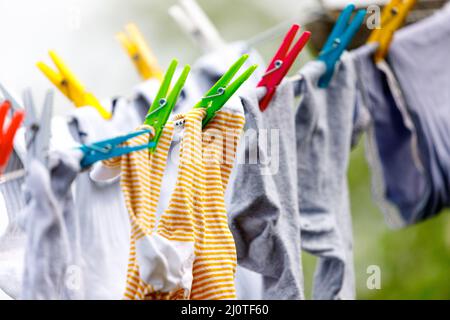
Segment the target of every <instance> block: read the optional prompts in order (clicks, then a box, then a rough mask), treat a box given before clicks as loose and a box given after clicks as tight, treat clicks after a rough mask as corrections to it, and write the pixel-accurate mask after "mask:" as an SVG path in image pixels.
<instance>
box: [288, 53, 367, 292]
mask: <svg viewBox="0 0 450 320" xmlns="http://www.w3.org/2000/svg"><path fill="white" fill-rule="evenodd" d="M323 71H324V65H323V63H322V62H319V61H311V62H309V63H308V64H306V66H305V67H304V68H303V69H302V70H301V71H300V73H301V75H302V76H303V78H302V80H301V81H299V82H298V85H299V86H301V87H302V88H301V90H296V91H301V92H303V95H302V100H301V103H300V106H299V108H298V110H297V115H296V129H297V159H298V165H297V169H298V170H297V172H298V197H299V199H300V211H299V212H300V222H301V233H302V238H301V244H302V248H303V250H305V251H307V252H309V253H311V254H313V255H315V256H317V257H318V264H317V268H316V272H315V276H314V285H313V298H314V299H354V298H355V288H354V267H353V252H352V242H353V239H352V238H353V237H352V224H351V214H350V205H349V195H348V186H347V167H348V162H349V154H350V149H351V140H352V131H353V129H352V125H353V116H354V109H355V106H356V104H357V103H358V94H357V92H356V72H355V68H354V64H353V62H352V61H351V60H350V59H349V58H348V56H347V55H345V54H344V55H343V57H342V62H341V63H340V64H339V66H338V67H337V69H336V71H335V75H334V79H333V80H332V82H331V83H330V85H329V87H328V88H327V89H320V88H318V86H317V83H318V78H319V77H320V75H321V74H322V73H323Z"/></svg>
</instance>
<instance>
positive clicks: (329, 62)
mask: <svg viewBox="0 0 450 320" xmlns="http://www.w3.org/2000/svg"><path fill="white" fill-rule="evenodd" d="M354 10H355V5H353V4H349V5H348V6H346V7H345V9H344V10H343V11H342V12H341V14H340V15H339V18H338V20H337V21H336V24H335V26H334V28H333V31H331V34H330V36H329V37H328V39H327V41H326V42H325V45H324V47H323V49H322V51H321V52H320V53H319V57H318V60H321V61H323V62H324V63H325V65H326V71H325V73H324V74H323V75H322V77H320V79H319V87H320V88H326V87H328V84H329V83H330V81H331V78H332V77H333V73H334V67H335V65H336V62H338V61H339V59H340V57H341V55H342V53H343V52H344V50H345V49H346V48H347V47H348V45H349V44H350V42H351V41H352V39H353V37H354V36H355V34H356V32H358V30H359V28H360V27H361V25H362V23H363V22H364V17H365V15H366V10H364V9H361V10H358V12H357V13H356V15H355V17H354V18H353V19H352V21H351V22H350V19H351V17H352V14H353V11H354Z"/></svg>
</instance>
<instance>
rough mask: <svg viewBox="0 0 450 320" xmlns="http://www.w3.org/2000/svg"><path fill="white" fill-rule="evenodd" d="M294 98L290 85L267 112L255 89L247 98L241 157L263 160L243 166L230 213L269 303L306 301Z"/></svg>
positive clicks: (246, 261) (240, 250)
mask: <svg viewBox="0 0 450 320" xmlns="http://www.w3.org/2000/svg"><path fill="white" fill-rule="evenodd" d="M293 99H294V91H293V86H292V84H291V83H289V82H285V83H283V84H281V85H280V86H279V87H278V89H277V92H276V95H275V96H274V98H273V100H272V102H271V104H270V105H269V107H268V108H267V110H266V111H265V112H263V113H262V112H261V111H260V110H259V106H258V105H259V104H258V97H257V96H256V91H255V90H253V91H250V93H249V94H248V95H247V96H245V97H244V98H242V100H243V104H244V109H245V111H246V127H245V130H246V135H245V138H244V139H243V141H241V145H242V144H243V145H244V147H245V150H244V152H243V153H241V156H243V157H246V155H247V156H248V154H249V153H250V154H253V156H256V153H258V159H256V158H253V159H245V161H244V159H241V161H240V162H239V163H238V164H237V167H236V174H235V181H234V185H233V194H232V200H231V205H230V210H229V212H230V217H231V230H232V232H233V236H234V238H235V242H236V249H237V256H238V262H239V264H241V265H242V266H244V267H246V268H248V269H250V270H253V271H255V272H258V273H260V274H262V275H263V284H264V292H263V298H264V299H303V298H304V294H303V274H302V267H301V248H300V221H299V215H298V211H299V207H298V199H297V171H296V170H297V169H296V167H297V157H296V154H295V152H294V150H295V148H296V146H295V122H294V120H295V110H294V105H295V104H294V101H293ZM265 142H267V144H266V143H265ZM252 160H256V161H253V162H252Z"/></svg>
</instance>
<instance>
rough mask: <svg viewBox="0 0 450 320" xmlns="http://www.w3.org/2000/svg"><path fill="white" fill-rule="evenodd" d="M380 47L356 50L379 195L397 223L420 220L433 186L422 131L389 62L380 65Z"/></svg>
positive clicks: (388, 215)
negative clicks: (421, 144)
mask: <svg viewBox="0 0 450 320" xmlns="http://www.w3.org/2000/svg"><path fill="white" fill-rule="evenodd" d="M376 49H377V45H375V44H371V45H365V46H363V47H361V48H358V49H356V50H353V51H352V52H351V55H352V57H353V59H354V60H355V63H356V64H357V72H358V77H359V78H360V81H359V84H360V85H359V88H360V90H361V94H362V96H363V97H364V99H363V100H364V102H363V105H364V106H363V107H362V108H361V109H362V110H368V111H369V113H370V118H371V123H370V125H369V126H368V128H367V132H368V135H367V143H366V149H367V152H366V156H367V158H368V162H369V164H370V166H371V169H372V190H373V193H374V199H375V201H376V202H377V204H378V205H379V207H380V208H381V210H382V212H383V213H384V215H385V217H386V222H387V223H388V224H389V225H390V226H392V227H402V226H405V225H407V224H411V223H414V222H415V221H417V219H418V216H419V215H420V213H421V212H422V211H423V209H424V205H425V203H426V199H427V198H428V197H429V194H430V189H429V183H428V179H427V177H426V175H425V172H424V166H423V163H422V160H421V157H420V154H419V146H418V137H417V130H416V128H415V126H414V123H413V120H412V118H411V116H410V114H409V111H408V110H407V105H406V102H405V100H404V97H403V94H402V92H401V89H400V87H399V84H398V82H397V80H396V78H395V75H394V74H393V71H392V70H391V68H390V67H389V65H388V64H387V63H386V62H385V61H384V60H380V61H379V62H377V63H374V61H373V56H374V54H375V52H376Z"/></svg>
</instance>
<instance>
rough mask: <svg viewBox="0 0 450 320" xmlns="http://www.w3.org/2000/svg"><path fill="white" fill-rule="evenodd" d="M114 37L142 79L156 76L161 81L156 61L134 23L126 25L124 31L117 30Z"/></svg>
mask: <svg viewBox="0 0 450 320" xmlns="http://www.w3.org/2000/svg"><path fill="white" fill-rule="evenodd" d="M116 37H117V40H119V42H120V43H121V44H122V46H123V47H124V49H125V50H126V52H127V54H128V56H129V57H130V59H131V61H133V63H134V65H135V67H136V69H137V71H138V73H139V75H140V76H141V77H142V79H144V80H147V79H151V78H156V79H158V80H160V81H162V79H163V72H162V70H161V68H160V67H159V65H158V61H157V59H156V57H155V55H154V54H153V53H152V51H151V50H150V47H149V46H148V45H147V44H146V43H145V40H144V37H143V36H142V34H141V32H140V31H139V29H138V27H137V26H136V25H135V24H133V23H130V24H128V25H126V26H125V32H119V33H118V34H117V36H116Z"/></svg>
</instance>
